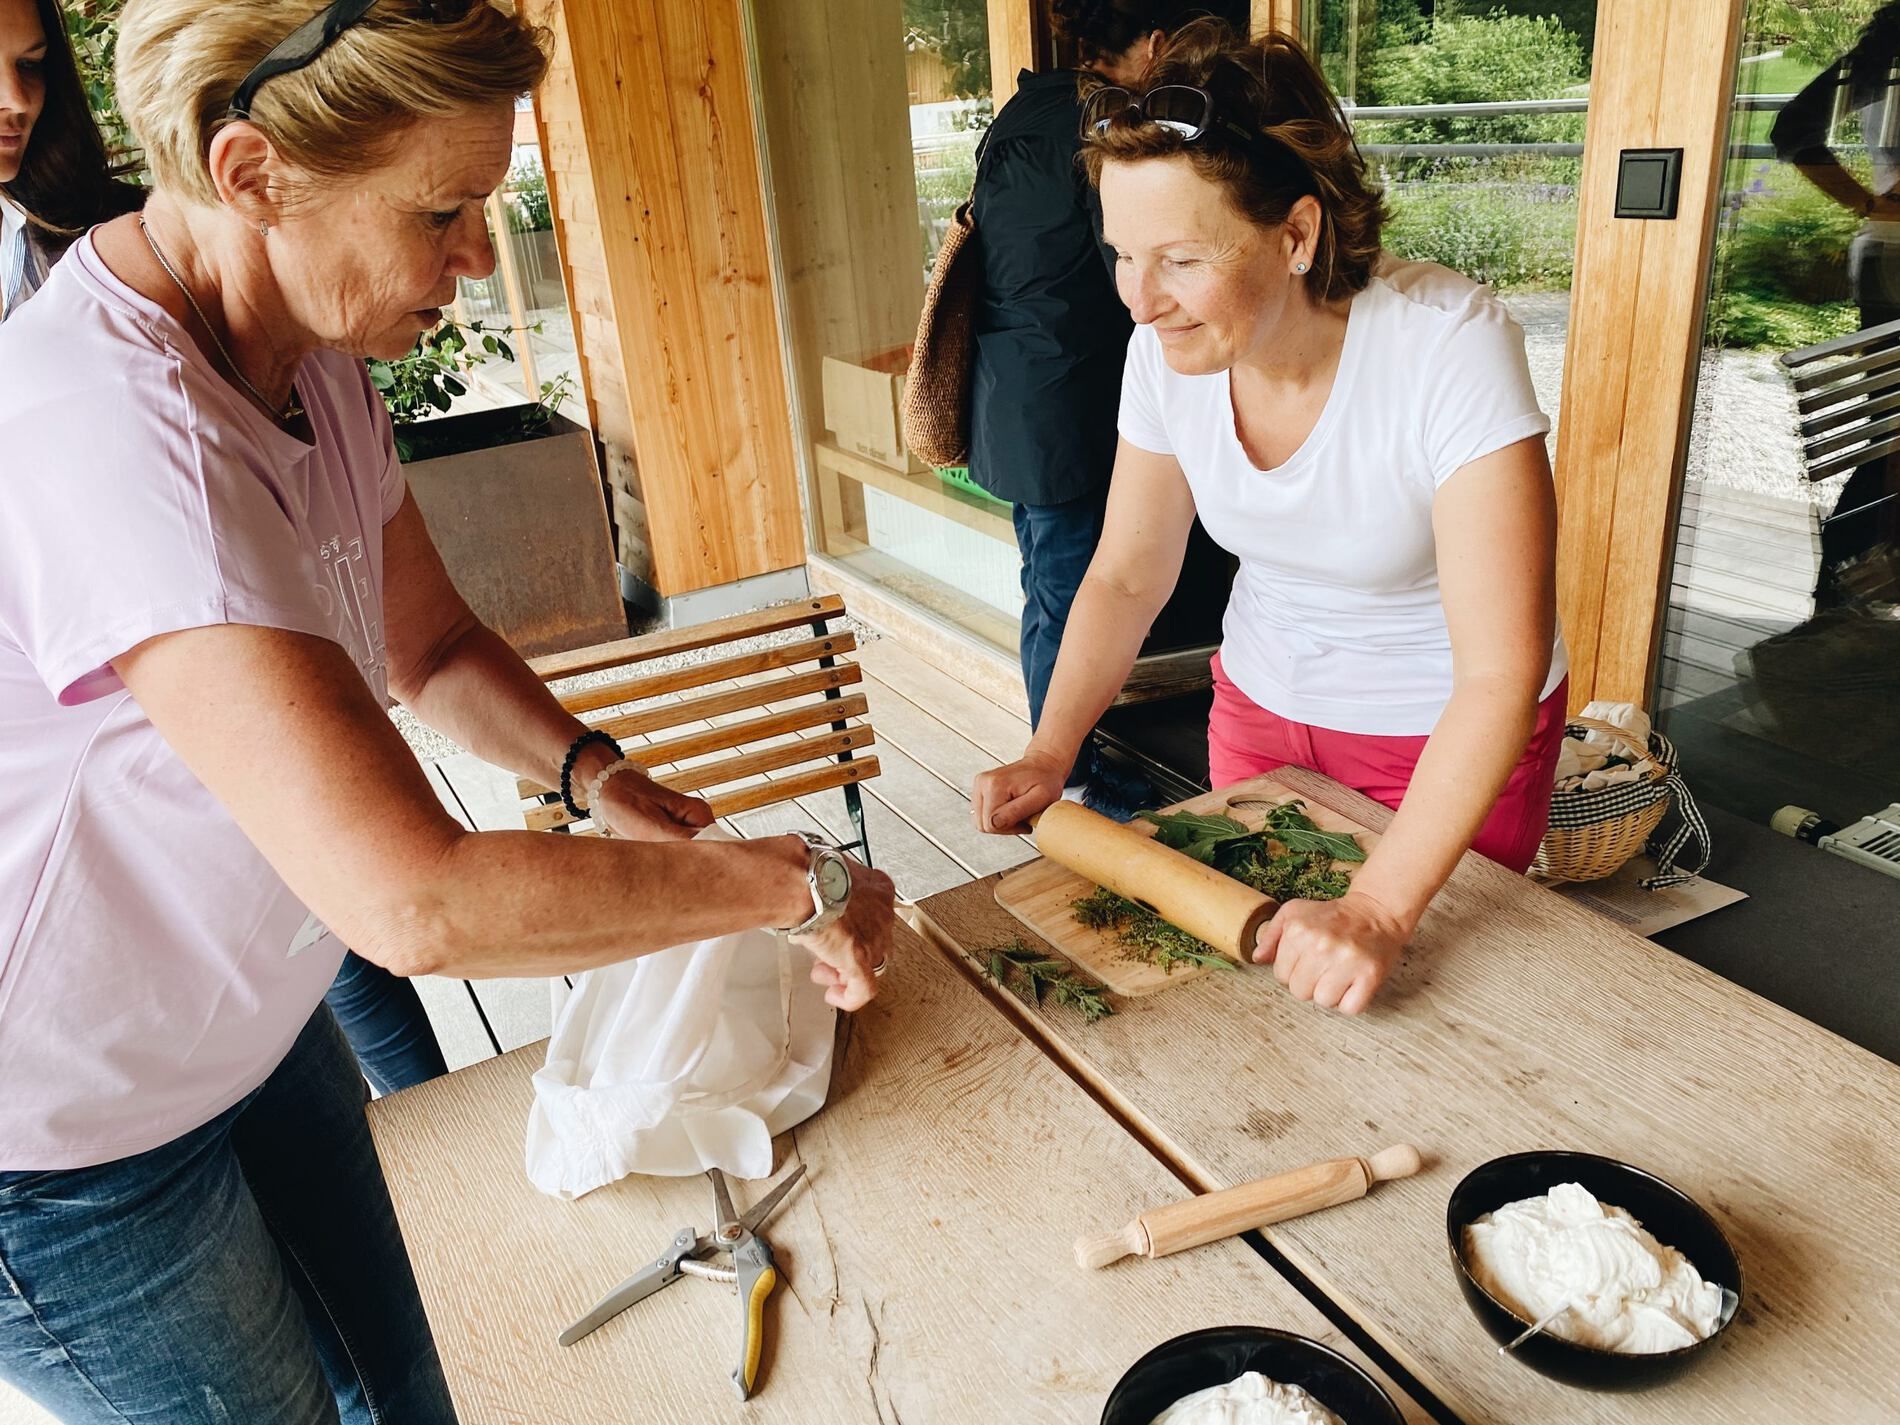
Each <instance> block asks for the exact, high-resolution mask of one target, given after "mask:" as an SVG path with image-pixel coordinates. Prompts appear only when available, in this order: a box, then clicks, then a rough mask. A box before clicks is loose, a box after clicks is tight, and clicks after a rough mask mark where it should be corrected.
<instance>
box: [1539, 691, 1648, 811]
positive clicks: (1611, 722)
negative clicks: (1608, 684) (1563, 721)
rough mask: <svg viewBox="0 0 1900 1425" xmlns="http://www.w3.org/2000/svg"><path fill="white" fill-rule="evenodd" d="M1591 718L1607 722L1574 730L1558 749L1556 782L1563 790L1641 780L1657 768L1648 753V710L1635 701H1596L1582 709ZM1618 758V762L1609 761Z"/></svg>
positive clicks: (1598, 788)
mask: <svg viewBox="0 0 1900 1425" xmlns="http://www.w3.org/2000/svg"><path fill="white" fill-rule="evenodd" d="M1582 716H1583V717H1584V719H1585V720H1587V721H1590V722H1600V723H1604V724H1606V725H1607V728H1608V730H1607V731H1606V730H1605V729H1604V728H1597V727H1591V728H1585V729H1583V730H1582V731H1580V732H1576V733H1571V734H1569V735H1568V736H1566V737H1565V738H1564V740H1563V744H1562V746H1561V747H1560V748H1559V749H1558V752H1557V771H1556V774H1555V782H1556V787H1557V790H1558V791H1560V792H1579V791H1580V792H1596V791H1601V790H1602V789H1603V788H1605V787H1614V786H1618V785H1621V784H1622V783H1625V782H1640V781H1643V780H1645V779H1646V778H1648V777H1649V776H1651V775H1652V774H1654V773H1655V772H1656V771H1657V767H1656V760H1655V758H1653V757H1651V756H1650V755H1649V714H1648V713H1646V712H1644V711H1643V710H1642V709H1641V708H1639V707H1637V706H1636V704H1634V703H1611V702H1604V701H1601V700H1599V701H1597V702H1593V703H1591V704H1590V705H1589V706H1588V707H1586V708H1585V709H1584V710H1583V714H1582ZM1612 759H1616V761H1617V765H1615V766H1611V765H1609V764H1610V762H1611V761H1612Z"/></svg>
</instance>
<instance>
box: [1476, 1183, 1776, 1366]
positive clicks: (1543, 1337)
mask: <svg viewBox="0 0 1900 1425" xmlns="http://www.w3.org/2000/svg"><path fill="white" fill-rule="evenodd" d="M1562 1183H1580V1184H1581V1185H1582V1186H1583V1187H1585V1188H1587V1189H1588V1190H1589V1191H1590V1192H1591V1193H1592V1194H1594V1195H1595V1196H1596V1198H1597V1200H1598V1201H1599V1202H1603V1203H1606V1204H1608V1205H1610V1206H1612V1207H1620V1208H1622V1209H1623V1210H1624V1211H1625V1212H1627V1213H1629V1214H1630V1216H1632V1217H1634V1218H1635V1219H1636V1220H1637V1221H1638V1222H1640V1223H1642V1224H1643V1226H1644V1227H1646V1228H1647V1229H1648V1230H1649V1233H1650V1235H1651V1236H1653V1237H1654V1238H1655V1239H1656V1240H1657V1241H1659V1242H1661V1243H1662V1244H1663V1245H1665V1246H1668V1247H1674V1248H1675V1249H1676V1250H1677V1251H1678V1252H1680V1253H1682V1255H1683V1256H1685V1257H1687V1258H1688V1259H1689V1262H1690V1265H1692V1266H1693V1267H1694V1268H1695V1269H1696V1270H1697V1271H1698V1272H1700V1273H1701V1274H1702V1279H1703V1280H1704V1281H1707V1282H1713V1283H1715V1285H1717V1286H1720V1287H1727V1288H1728V1289H1729V1290H1730V1291H1732V1292H1734V1293H1735V1296H1736V1304H1735V1305H1734V1306H1733V1307H1732V1308H1731V1309H1730V1310H1729V1311H1727V1312H1725V1313H1724V1314H1723V1316H1722V1319H1721V1320H1720V1321H1718V1322H1717V1323H1716V1327H1715V1331H1714V1333H1713V1334H1711V1335H1710V1336H1708V1337H1707V1338H1706V1339H1704V1340H1701V1341H1698V1342H1696V1343H1695V1344H1694V1345H1692V1346H1684V1347H1682V1348H1681V1349H1680V1350H1675V1351H1658V1352H1655V1353H1653V1354H1648V1355H1636V1354H1632V1353H1628V1352H1623V1351H1604V1350H1599V1349H1598V1348H1596V1347H1594V1346H1580V1345H1578V1344H1576V1343H1575V1342H1572V1341H1565V1340H1563V1339H1562V1338H1560V1337H1557V1336H1553V1335H1551V1334H1550V1333H1549V1332H1539V1333H1538V1334H1537V1335H1535V1336H1533V1337H1531V1338H1530V1339H1529V1340H1528V1341H1526V1342H1524V1344H1523V1345H1521V1346H1519V1347H1518V1348H1517V1349H1516V1350H1515V1351H1513V1352H1512V1353H1511V1354H1512V1355H1514V1356H1516V1357H1517V1358H1518V1359H1519V1360H1520V1361H1522V1362H1523V1363H1524V1364H1525V1365H1527V1366H1529V1367H1530V1368H1531V1369H1532V1370H1535V1371H1539V1372H1541V1373H1542V1374H1544V1375H1547V1376H1550V1377H1552V1378H1553V1379H1555V1380H1560V1381H1563V1382H1565V1383H1566V1384H1568V1385H1577V1386H1582V1387H1584V1388H1585V1389H1586V1390H1644V1389H1647V1388H1648V1387H1650V1386H1653V1385H1661V1384H1662V1383H1663V1382H1664V1381H1666V1380H1670V1379H1673V1378H1674V1377H1676V1376H1679V1375H1681V1374H1682V1373H1683V1372H1684V1371H1686V1370H1688V1369H1689V1367H1691V1366H1693V1365H1695V1364H1697V1363H1699V1362H1700V1361H1702V1360H1704V1359H1706V1358H1707V1357H1708V1356H1709V1355H1710V1353H1711V1350H1712V1348H1713V1347H1714V1345H1715V1343H1716V1341H1718V1340H1719V1339H1721V1336H1722V1333H1723V1332H1725V1331H1727V1330H1728V1328H1729V1325H1730V1323H1732V1322H1733V1321H1734V1319H1735V1317H1736V1315H1737V1314H1738V1313H1739V1311H1740V1298H1741V1294H1742V1264H1741V1262H1740V1261H1739V1260H1738V1259H1737V1257H1736V1255H1735V1249H1734V1248H1733V1247H1731V1246H1730V1245H1729V1241H1728V1238H1727V1237H1725V1236H1724V1235H1723V1234H1722V1229H1721V1228H1720V1227H1719V1226H1717V1225H1716V1222H1715V1219H1714V1218H1712V1217H1710V1216H1709V1214H1708V1213H1706V1212H1704V1211H1703V1210H1702V1209H1701V1208H1700V1207H1698V1206H1696V1204H1695V1203H1694V1201H1692V1200H1691V1199H1690V1197H1689V1195H1688V1194H1687V1193H1684V1192H1682V1191H1681V1190H1680V1189H1678V1188H1675V1187H1672V1186H1671V1185H1670V1184H1668V1183H1666V1182H1664V1181H1663V1180H1662V1179H1661V1178H1659V1177H1656V1176H1655V1175H1654V1174H1652V1173H1646V1172H1644V1171H1643V1170H1642V1169H1641V1168H1632V1167H1631V1166H1630V1165H1629V1164H1628V1163H1619V1162H1617V1161H1616V1160H1615V1159H1614V1158H1599V1157H1598V1156H1596V1155H1595V1154H1594V1153H1561V1152H1541V1153H1513V1154H1511V1155H1510V1156H1509V1157H1507V1158H1493V1159H1492V1160H1491V1161H1490V1162H1488V1163H1485V1164H1483V1165H1482V1166H1480V1167H1477V1168H1474V1169H1472V1171H1471V1172H1470V1173H1468V1174H1466V1176H1465V1179H1464V1181H1463V1182H1461V1183H1459V1184H1458V1186H1457V1187H1456V1188H1454V1189H1453V1190H1452V1194H1451V1202H1450V1204H1449V1205H1448V1206H1447V1207H1446V1209H1445V1230H1446V1233H1447V1234H1448V1235H1449V1236H1450V1238H1451V1260H1452V1265H1453V1267H1454V1268H1455V1269H1456V1270H1457V1273H1458V1286H1459V1289H1460V1290H1462V1291H1463V1292H1464V1294H1465V1301H1466V1302H1467V1303H1468V1304H1469V1305H1470V1307H1471V1309H1472V1311H1473V1312H1474V1313H1475V1314H1476V1315H1477V1318H1478V1320H1479V1321H1481V1322H1483V1323H1484V1329H1485V1330H1486V1331H1488V1332H1490V1333H1491V1339H1492V1340H1494V1341H1496V1342H1498V1343H1499V1344H1500V1345H1502V1344H1504V1343H1505V1342H1507V1341H1511V1340H1514V1339H1516V1337H1517V1336H1518V1335H1519V1334H1520V1333H1521V1332H1522V1331H1523V1330H1524V1328H1525V1327H1526V1326H1529V1325H1531V1324H1532V1323H1530V1322H1529V1321H1525V1320H1523V1319H1521V1318H1520V1317H1518V1316H1517V1315H1516V1314H1515V1313H1514V1312H1512V1311H1510V1310H1508V1309H1507V1308H1506V1307H1505V1306H1504V1305H1503V1304H1502V1303H1501V1302H1499V1301H1498V1300H1497V1299H1496V1298H1495V1297H1493V1296H1492V1295H1491V1294H1490V1293H1489V1292H1487V1291H1486V1290H1485V1289H1484V1288H1483V1287H1481V1286H1479V1285H1478V1283H1477V1280H1476V1279H1475V1278H1474V1277H1473V1276H1472V1275H1471V1264H1470V1262H1469V1261H1468V1260H1467V1258H1466V1254H1465V1228H1467V1227H1469V1226H1470V1225H1471V1224H1472V1223H1473V1222H1475V1221H1476V1220H1477V1219H1478V1218H1480V1217H1482V1216H1484V1214H1485V1213H1487V1212H1493V1211H1495V1210H1496V1209H1498V1208H1500V1207H1503V1206H1504V1205H1505V1204H1507V1203H1512V1202H1518V1201H1521V1200H1522V1199H1524V1198H1527V1197H1541V1196H1542V1195H1543V1194H1545V1193H1547V1192H1549V1191H1550V1190H1551V1189H1552V1188H1554V1187H1557V1186H1558V1185H1560V1184H1562Z"/></svg>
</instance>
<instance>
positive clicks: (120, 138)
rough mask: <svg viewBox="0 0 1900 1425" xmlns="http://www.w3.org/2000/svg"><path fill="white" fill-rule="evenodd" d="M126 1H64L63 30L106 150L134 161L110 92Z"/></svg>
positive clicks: (130, 142) (133, 150)
mask: <svg viewBox="0 0 1900 1425" xmlns="http://www.w3.org/2000/svg"><path fill="white" fill-rule="evenodd" d="M124 8H125V0H63V3H62V4H61V6H60V10H61V13H62V14H63V15H64V17H65V20H66V33H67V35H68V36H70V37H71V39H72V42H73V57H74V58H75V59H76V60H77V61H78V62H79V78H80V81H81V82H82V83H83V84H84V85H85V86H86V99H87V102H88V103H90V104H91V105H92V117H93V119H94V121H95V122H96V123H97V124H98V125H99V132H100V133H101V134H103V135H105V140H106V149H107V151H108V152H110V153H112V154H113V155H114V156H115V157H117V158H122V159H125V160H128V161H136V159H137V144H136V142H135V141H134V140H133V138H132V131H131V129H129V128H128V127H127V126H126V122H125V120H124V118H123V117H121V115H120V114H119V101H118V98H117V96H116V94H115V93H114V91H113V74H112V62H113V57H114V55H115V54H116V52H117V49H118V43H119V11H121V10H122V9H124Z"/></svg>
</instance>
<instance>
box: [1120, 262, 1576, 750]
mask: <svg viewBox="0 0 1900 1425" xmlns="http://www.w3.org/2000/svg"><path fill="white" fill-rule="evenodd" d="M1120 425H1121V433H1122V435H1123V437H1125V438H1126V439H1127V440H1128V441H1129V443H1130V444H1132V445H1137V446H1140V447H1141V448H1142V449H1143V450H1148V451H1154V452H1156V453H1158V454H1163V455H1172V456H1174V457H1175V459H1176V460H1178V461H1179V462H1180V465H1181V469H1182V471H1183V472H1184V473H1185V474H1186V475H1187V480H1188V485H1189V486H1190V487H1191V488H1192V490H1193V492H1194V505H1195V509H1196V510H1197V511H1198V512H1199V514H1200V517H1201V523H1202V524H1203V525H1204V526H1206V528H1207V532H1208V534H1209V535H1211V536H1212V537H1213V538H1214V540H1215V542H1216V543H1218V544H1219V545H1221V547H1222V548H1224V549H1227V550H1228V551H1230V552H1231V553H1233V554H1234V555H1235V556H1236V557H1238V558H1239V560H1240V573H1239V575H1238V576H1237V577H1236V578H1235V580H1234V591H1233V595H1232V597H1231V598H1230V599H1229V600H1228V604H1227V614H1226V618H1225V620H1224V622H1223V627H1222V633H1223V642H1222V646H1221V664H1222V666H1223V667H1224V668H1225V670H1226V673H1227V676H1228V677H1229V678H1230V679H1232V680H1233V683H1234V685H1235V686H1236V687H1238V688H1239V689H1240V691H1241V692H1243V693H1245V694H1246V695H1247V696H1248V697H1249V698H1251V699H1252V700H1253V701H1254V702H1255V703H1257V704H1259V705H1260V706H1261V707H1263V708H1265V709H1267V710H1268V711H1269V712H1273V713H1277V714H1279V715H1280V716H1281V717H1284V718H1289V719H1291V720H1292V721H1295V722H1301V723H1307V724H1309V725H1311V726H1314V727H1324V728H1331V729H1333V730H1335V731H1339V732H1354V733H1368V734H1374V735H1379V736H1391V737H1405V736H1419V735H1423V734H1426V733H1429V732H1430V731H1431V730H1432V728H1433V727H1434V726H1435V725H1436V723H1437V721H1438V718H1439V715H1440V714H1441V713H1442V712H1443V711H1444V709H1445V704H1446V702H1447V701H1448V700H1449V699H1450V697H1451V635H1450V633H1449V631H1448V630H1447V629H1446V626H1445V610H1444V605H1443V603H1442V602H1441V600H1440V598H1439V591H1438V551H1437V546H1436V543H1435V540H1434V537H1433V532H1432V501H1433V497H1434V496H1435V495H1436V494H1437V492H1438V487H1439V486H1441V485H1443V484H1444V483H1445V481H1446V480H1448V479H1450V478H1451V477H1452V476H1453V475H1454V474H1456V473H1457V472H1458V470H1459V469H1460V468H1461V467H1463V466H1465V465H1468V464H1470V463H1471V462H1472V461H1474V460H1477V459H1479V458H1480V457H1481V456H1485V455H1489V454H1491V453H1492V452H1493V451H1497V450H1500V449H1502V448H1503V447H1505V446H1507V445H1511V444H1513V443H1514V442H1516V441H1520V440H1525V439H1528V438H1530V437H1533V436H1541V435H1543V434H1545V433H1546V432H1548V431H1549V429H1550V420H1549V418H1548V417H1547V416H1545V415H1544V413H1543V412H1542V411H1541V410H1539V409H1538V406H1537V393H1536V391H1535V390H1534V389H1533V388H1532V386H1531V377H1530V367H1529V364H1528V363H1527V362H1526V360H1525V357H1524V332H1523V329H1522V328H1521V327H1519V326H1518V324H1517V323H1516V322H1515V321H1514V320H1512V318H1511V315H1510V313H1509V312H1507V311H1506V310H1505V308H1504V305H1503V303H1501V302H1499V301H1498V299H1497V297H1496V295H1495V294H1493V293H1492V292H1491V290H1490V289H1489V288H1487V287H1483V286H1480V285H1479V284H1478V283H1476V282H1473V281H1471V280H1470V279H1469V278H1465V277H1461V276H1459V275H1458V274H1457V273H1455V272H1452V271H1450V270H1449V269H1447V268H1443V267H1439V266H1437V265H1435V264H1432V263H1422V262H1396V261H1393V260H1391V259H1386V260H1385V261H1384V262H1383V263H1382V265H1381V266H1380V268H1379V273H1378V275H1377V276H1375V277H1374V278H1373V280H1372V283H1371V285H1370V286H1368V287H1367V288H1366V290H1365V291H1364V292H1361V293H1360V294H1359V295H1358V296H1357V297H1355V298H1354V299H1353V303H1352V312H1351V316H1350V318H1349V319H1348V321H1347V324H1346V340H1345V346H1344V348H1343V350H1342V351H1341V353H1340V358H1339V371H1338V374H1337V376H1336V377H1335V378H1334V381H1333V390H1332V394H1331V395H1330V396H1329V397H1328V399H1327V402H1326V406H1325V409H1324V410H1323V411H1322V412H1321V414H1320V418H1319V421H1318V423H1317V424H1316V425H1315V426H1314V427H1313V431H1312V433H1311V434H1310V435H1308V436H1307V438H1306V442H1305V443H1304V444H1303V445H1301V446H1300V448H1299V449H1298V450H1297V451H1295V452H1294V453H1293V455H1292V456H1291V458H1289V459H1288V460H1287V461H1286V462H1285V463H1284V464H1283V465H1280V466H1279V467H1278V468H1276V469H1273V470H1264V471H1263V470H1257V469H1255V468H1254V465H1253V462H1252V461H1251V460H1249V459H1248V457H1247V453H1246V451H1245V450H1244V449H1243V448H1242V446H1241V443H1240V438H1239V436H1238V434H1236V432H1235V429H1234V414H1233V403H1232V399H1231V396H1230V394H1229V387H1228V375H1227V373H1226V372H1225V371H1222V372H1218V373H1216V374H1214V375H1211V376H1182V375H1179V374H1177V373H1176V372H1174V371H1173V370H1171V369H1170V368H1169V366H1168V363H1167V360H1166V358H1165V357H1164V356H1163V355H1162V351H1161V343H1160V341H1159V339H1158V338H1157V337H1156V336H1155V333H1154V329H1153V328H1152V327H1146V326H1143V327H1137V328H1136V329H1135V334H1134V337H1133V338H1132V339H1131V340H1130V341H1129V343H1128V366H1127V371H1126V374H1125V375H1124V377H1123V379H1122V404H1121V421H1120ZM1498 592H1499V597H1501V598H1505V597H1511V596H1512V591H1510V590H1505V589H1500V590H1499V591H1498ZM1567 670H1568V661H1567V659H1566V657H1565V654H1564V646H1563V638H1562V636H1561V635H1560V634H1558V633H1557V631H1556V630H1554V629H1553V630H1552V641H1551V660H1550V675H1549V677H1548V678H1547V679H1546V680H1545V683H1544V693H1545V695H1546V696H1548V695H1549V694H1550V693H1551V692H1552V691H1554V690H1555V689H1556V687H1557V686H1558V684H1560V683H1561V682H1562V681H1563V678H1564V674H1565V673H1566V671H1567Z"/></svg>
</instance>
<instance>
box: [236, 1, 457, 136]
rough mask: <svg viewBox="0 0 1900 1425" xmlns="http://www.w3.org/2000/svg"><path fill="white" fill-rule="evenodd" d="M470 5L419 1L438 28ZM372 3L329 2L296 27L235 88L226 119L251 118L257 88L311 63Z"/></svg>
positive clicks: (363, 14) (453, 2)
mask: <svg viewBox="0 0 1900 1425" xmlns="http://www.w3.org/2000/svg"><path fill="white" fill-rule="evenodd" d="M469 3H470V0H421V7H422V13H423V18H425V19H427V20H429V21H431V22H433V23H435V24H438V25H440V24H446V23H448V22H450V21H452V20H456V19H459V18H460V17H461V16H462V15H463V14H464V13H465V12H466V11H467V10H468V8H469ZM476 3H485V0H476ZM375 4H376V0H332V3H330V4H328V5H326V6H324V7H323V9H321V10H319V11H318V12H317V13H316V14H314V15H312V16H311V17H310V18H309V19H308V20H305V21H304V22H303V23H302V24H301V25H299V26H297V28H296V29H294V30H292V31H291V32H290V33H289V34H288V35H286V36H284V38H283V39H282V40H280V41H278V43H277V44H275V45H273V46H272V47H271V51H270V53H269V54H267V55H265V56H264V57H263V58H262V59H260V60H259V61H258V62H257V64H256V66H255V67H253V68H252V70H251V72H250V73H249V74H247V75H245V76H244V82H243V83H242V84H240V85H238V87H237V93H235V94H233V95H232V96H231V102H230V104H229V105H227V106H226V107H225V111H224V115H225V117H226V118H227V119H248V118H250V117H251V105H252V103H253V102H254V101H255V100H256V98H257V91H258V89H259V88H261V87H262V86H263V85H264V84H266V83H267V82H269V81H270V80H272V79H275V78H277V76H278V75H280V74H290V73H293V72H295V71H296V70H299V69H302V68H303V67H304V66H306V65H308V64H311V63H314V62H315V60H316V58H317V56H318V55H320V54H322V53H323V52H324V51H325V50H327V49H328V48H329V47H330V46H331V45H333V44H335V43H336V41H337V38H338V37H339V36H340V35H342V33H343V32H344V31H345V30H347V29H349V28H350V26H351V25H354V24H355V23H356V22H357V21H358V20H360V19H362V18H363V16H365V15H367V14H368V13H369V12H370V9H371V8H372V7H373V6H374V5H375Z"/></svg>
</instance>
